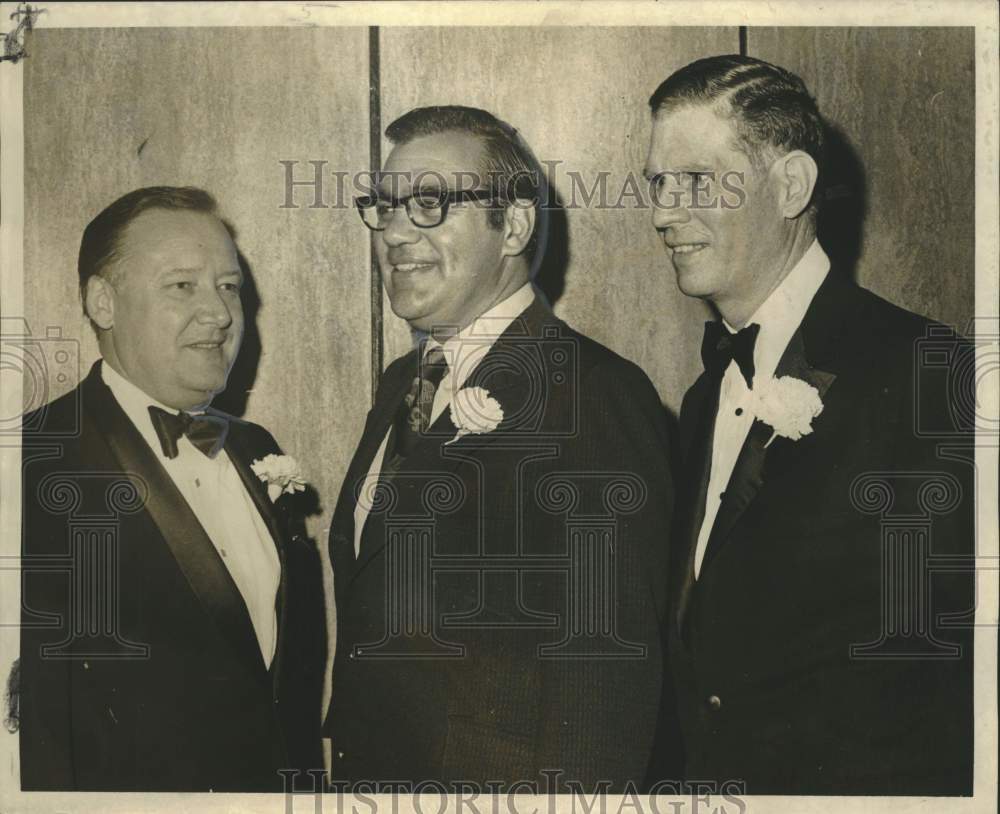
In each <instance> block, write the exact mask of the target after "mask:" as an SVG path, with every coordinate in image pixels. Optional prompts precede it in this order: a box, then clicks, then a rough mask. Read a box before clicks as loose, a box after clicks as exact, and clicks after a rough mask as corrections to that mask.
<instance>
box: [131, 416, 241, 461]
mask: <svg viewBox="0 0 1000 814" xmlns="http://www.w3.org/2000/svg"><path fill="white" fill-rule="evenodd" d="M149 417H150V418H151V419H152V420H153V429H154V430H156V437H157V438H159V439H160V447H161V448H162V449H163V454H164V455H166V456H167V457H168V458H176V457H177V442H178V441H179V440H180V438H181V436H182V435H186V436H187V438H188V440H189V441H190V442H191V443H192V444H194V446H195V448H196V449H198V450H200V451H201V452H203V453H204V454H205V455H207V456H208V457H209V458H214V457H215V456H216V455H218V454H219V451H220V450H221V449H222V447H223V445H224V444H225V443H226V434H227V433H228V432H229V422H228V421H227V420H226V419H224V418H222V417H220V416H214V415H195V416H193V415H190V414H188V413H185V412H180V413H177V414H175V413H168V412H167V411H166V410H161V409H160V408H159V407H153V406H150V408H149Z"/></svg>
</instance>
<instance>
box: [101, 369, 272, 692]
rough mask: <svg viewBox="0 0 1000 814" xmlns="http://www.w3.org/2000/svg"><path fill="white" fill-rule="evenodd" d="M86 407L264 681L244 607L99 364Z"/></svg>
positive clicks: (227, 633) (189, 574)
mask: <svg viewBox="0 0 1000 814" xmlns="http://www.w3.org/2000/svg"><path fill="white" fill-rule="evenodd" d="M83 390H84V403H85V404H86V405H87V410H88V413H89V415H90V418H91V420H92V421H93V422H94V423H95V425H96V426H97V428H98V429H99V430H100V432H101V433H102V435H103V436H104V438H105V439H107V442H108V445H109V446H110V448H111V451H112V453H113V454H114V456H115V458H116V459H117V460H118V462H119V463H120V464H121V468H122V471H123V472H125V473H127V474H128V475H129V476H131V477H132V478H134V479H136V480H137V488H139V490H140V492H141V493H142V492H144V493H147V497H146V502H145V510H146V511H147V512H148V513H149V516H150V518H151V519H152V521H153V523H154V524H155V525H156V527H157V528H158V529H159V531H160V534H161V536H162V537H163V541H164V542H165V543H166V544H167V546H168V547H169V549H170V551H171V553H172V554H173V556H174V559H175V560H176V561H177V564H178V566H179V567H180V569H181V571H182V572H183V573H184V576H185V578H186V579H187V581H188V584H189V585H190V587H191V590H192V592H193V593H194V595H195V596H196V597H197V598H198V601H199V602H200V603H201V605H202V606H203V607H204V608H205V611H206V613H207V614H208V616H209V617H210V618H211V619H212V621H213V622H214V623H215V624H216V626H217V627H218V628H219V630H220V631H221V632H222V634H223V636H224V637H225V639H226V640H228V641H229V643H230V644H231V645H232V647H233V649H234V651H235V652H236V653H237V654H238V655H239V656H240V658H241V659H242V660H243V661H244V662H245V663H246V665H247V667H248V669H250V670H251V671H252V672H253V673H254V674H256V675H257V676H258V677H259V678H260V680H262V681H266V679H267V671H266V669H265V667H264V660H263V658H262V657H261V653H260V645H259V644H258V642H257V636H256V634H255V633H254V630H253V624H252V623H251V621H250V616H249V614H248V613H247V608H246V604H245V603H244V601H243V597H242V595H241V594H240V592H239V589H238V588H237V587H236V583H235V582H234V581H233V579H232V577H231V576H230V574H229V571H228V570H227V568H226V566H225V564H224V563H223V562H222V559H221V558H220V557H219V554H218V552H217V551H216V549H215V546H214V545H213V544H212V541H211V540H210V539H209V537H208V534H207V533H206V532H205V530H204V528H203V527H202V525H201V523H199V522H198V518H197V517H196V516H195V514H194V512H193V511H192V510H191V507H190V506H189V505H188V503H187V501H186V500H185V499H184V497H183V495H182V494H181V492H180V490H179V489H178V488H177V486H176V485H175V484H174V482H173V480H171V478H170V476H169V475H168V474H167V471H166V470H165V469H164V468H163V466H162V465H161V464H160V462H159V461H158V460H157V459H156V456H155V455H154V454H153V452H152V451H151V450H150V449H149V446H148V444H147V443H146V441H145V440H144V439H143V437H142V435H141V434H140V433H139V430H138V429H136V427H135V426H134V425H133V424H132V422H131V420H130V419H129V418H128V416H126V415H125V412H124V410H122V408H121V407H120V406H119V404H118V402H117V400H116V399H115V397H114V396H113V395H112V394H111V391H110V390H109V389H108V387H107V385H105V384H104V382H103V381H102V379H101V376H100V365H99V364H98V365H95V366H94V368H93V369H92V370H91V372H90V375H89V376H88V377H87V378H86V380H85V381H84V384H83Z"/></svg>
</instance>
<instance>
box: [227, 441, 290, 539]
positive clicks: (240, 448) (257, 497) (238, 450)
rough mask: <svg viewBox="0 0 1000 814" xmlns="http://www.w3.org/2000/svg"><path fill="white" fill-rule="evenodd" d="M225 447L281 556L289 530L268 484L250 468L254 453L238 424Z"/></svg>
mask: <svg viewBox="0 0 1000 814" xmlns="http://www.w3.org/2000/svg"><path fill="white" fill-rule="evenodd" d="M224 449H225V451H226V454H228V455H229V460H230V461H232V462H233V466H234V467H235V468H236V471H237V472H238V473H239V476H240V480H242V481H243V486H244V487H245V488H246V490H247V492H249V494H250V498H251V499H252V500H253V502H254V505H255V506H256V507H257V511H258V512H260V516H261V517H262V518H263V519H264V523H265V524H266V525H267V530H268V531H269V532H271V540H272V541H273V542H274V547H275V549H277V552H278V556H279V557H280V556H281V553H282V549H283V548H284V546H285V536H286V533H287V532H286V529H285V527H284V524H283V522H282V518H281V516H280V514H279V512H278V510H277V507H275V505H274V502H273V501H272V500H271V498H270V497H269V496H268V494H267V486H266V485H265V484H264V481H262V480H261V479H260V478H258V477H257V476H256V475H255V474H254V472H253V469H251V468H250V464H251V463H252V460H251V455H252V453H251V452H250V451H249V450H248V449H247V447H246V438H245V437H244V436H243V433H242V432H240V428H239V427H238V426H236V425H233V426H232V427H231V428H230V431H229V435H228V436H227V437H226V445H225V447H224ZM279 499H280V498H279Z"/></svg>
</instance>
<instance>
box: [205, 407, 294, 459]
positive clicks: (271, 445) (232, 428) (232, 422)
mask: <svg viewBox="0 0 1000 814" xmlns="http://www.w3.org/2000/svg"><path fill="white" fill-rule="evenodd" d="M209 413H210V414H211V415H213V416H216V417H217V418H222V419H225V420H226V421H228V422H229V432H230V433H232V434H234V435H236V436H239V437H240V438H241V439H244V440H245V443H246V445H247V446H248V447H250V448H252V449H254V450H263V451H264V454H267V453H272V452H274V453H279V454H280V453H281V447H280V446H279V445H278V442H277V440H275V438H274V436H273V435H272V434H271V432H270V430H268V429H267V428H266V427H264V426H262V425H260V424H257V423H255V422H253V421H250V420H249V419H246V418H242V417H240V416H236V415H233V414H231V413H226V412H223V411H222V410H216V409H215V408H211V409H210V410H209Z"/></svg>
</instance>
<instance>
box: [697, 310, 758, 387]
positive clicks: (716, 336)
mask: <svg viewBox="0 0 1000 814" xmlns="http://www.w3.org/2000/svg"><path fill="white" fill-rule="evenodd" d="M758 333H760V325H758V324H757V323H756V322H754V323H753V324H752V325H747V326H746V327H745V328H743V329H742V330H740V331H737V332H736V333H734V334H731V333H729V331H728V330H726V327H725V326H724V325H723V324H722V323H721V322H706V323H705V337H704V339H702V342H701V361H702V362H703V363H704V364H705V370H706V371H707V372H708V374H709V375H710V376H715V377H717V378H718V379H721V378H722V376H723V375H724V374H725V372H726V368H728V367H729V363H730V362H734V361H735V362H736V364H737V365H739V368H740V373H742V374H743V378H744V379H746V382H747V387H753V374H754V366H753V346H754V344H755V343H756V342H757V334H758Z"/></svg>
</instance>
